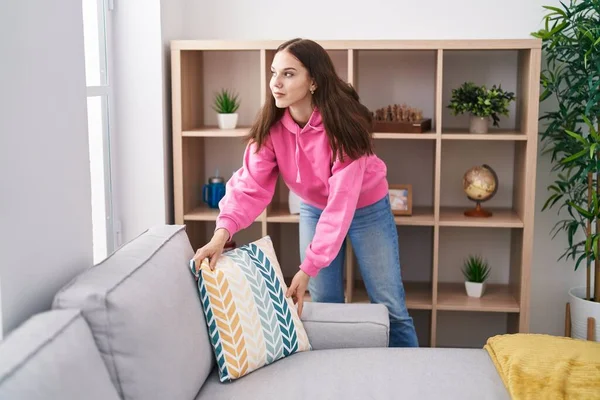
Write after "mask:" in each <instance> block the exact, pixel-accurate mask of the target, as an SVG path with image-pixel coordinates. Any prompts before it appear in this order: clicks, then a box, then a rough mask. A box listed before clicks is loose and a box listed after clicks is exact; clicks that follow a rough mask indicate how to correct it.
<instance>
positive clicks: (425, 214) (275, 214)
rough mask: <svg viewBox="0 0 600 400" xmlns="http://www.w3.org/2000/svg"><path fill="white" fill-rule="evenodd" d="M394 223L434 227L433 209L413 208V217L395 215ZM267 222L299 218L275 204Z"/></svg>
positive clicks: (298, 220) (294, 222)
mask: <svg viewBox="0 0 600 400" xmlns="http://www.w3.org/2000/svg"><path fill="white" fill-rule="evenodd" d="M394 221H395V222H396V225H415V226H434V225H435V219H434V216H433V207H413V215H406V216H404V215H397V216H395V217H394ZM267 222H272V223H283V224H297V223H299V222H300V216H299V215H298V214H290V212H289V206H288V205H287V204H277V205H274V206H273V207H272V208H271V210H270V211H269V212H268V213H267Z"/></svg>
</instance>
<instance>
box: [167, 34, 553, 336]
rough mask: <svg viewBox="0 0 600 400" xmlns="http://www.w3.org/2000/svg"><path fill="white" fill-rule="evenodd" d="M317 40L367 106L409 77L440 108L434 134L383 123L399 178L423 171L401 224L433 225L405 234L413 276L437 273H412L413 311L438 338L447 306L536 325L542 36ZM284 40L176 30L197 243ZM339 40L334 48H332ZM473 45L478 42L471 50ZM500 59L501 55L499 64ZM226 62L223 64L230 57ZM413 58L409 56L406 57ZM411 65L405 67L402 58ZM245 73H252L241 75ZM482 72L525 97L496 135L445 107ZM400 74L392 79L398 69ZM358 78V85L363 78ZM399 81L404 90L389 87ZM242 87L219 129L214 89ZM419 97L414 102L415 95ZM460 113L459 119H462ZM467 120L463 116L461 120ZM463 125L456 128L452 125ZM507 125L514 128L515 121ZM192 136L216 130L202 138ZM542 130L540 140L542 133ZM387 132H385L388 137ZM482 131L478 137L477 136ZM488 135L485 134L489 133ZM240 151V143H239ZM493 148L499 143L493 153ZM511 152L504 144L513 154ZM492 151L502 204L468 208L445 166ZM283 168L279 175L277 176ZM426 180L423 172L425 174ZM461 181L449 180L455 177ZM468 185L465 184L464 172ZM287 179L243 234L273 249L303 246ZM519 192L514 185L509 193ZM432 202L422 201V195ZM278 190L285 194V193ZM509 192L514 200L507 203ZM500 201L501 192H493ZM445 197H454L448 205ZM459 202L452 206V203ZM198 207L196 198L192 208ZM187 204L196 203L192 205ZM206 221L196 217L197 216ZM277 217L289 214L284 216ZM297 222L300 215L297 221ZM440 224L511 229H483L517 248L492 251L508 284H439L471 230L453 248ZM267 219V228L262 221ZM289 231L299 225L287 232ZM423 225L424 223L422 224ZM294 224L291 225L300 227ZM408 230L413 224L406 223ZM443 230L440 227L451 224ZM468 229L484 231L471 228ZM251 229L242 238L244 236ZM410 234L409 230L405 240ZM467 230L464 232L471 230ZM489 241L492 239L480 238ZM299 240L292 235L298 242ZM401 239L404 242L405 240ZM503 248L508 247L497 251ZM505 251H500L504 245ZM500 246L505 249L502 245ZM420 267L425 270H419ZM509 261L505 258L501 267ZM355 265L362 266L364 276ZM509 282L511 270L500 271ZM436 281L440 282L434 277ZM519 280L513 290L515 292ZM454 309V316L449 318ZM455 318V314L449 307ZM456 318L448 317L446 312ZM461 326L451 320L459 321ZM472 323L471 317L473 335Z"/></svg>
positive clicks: (356, 288) (182, 156)
mask: <svg viewBox="0 0 600 400" xmlns="http://www.w3.org/2000/svg"><path fill="white" fill-rule="evenodd" d="M319 43H320V44H321V45H322V46H323V47H324V48H325V49H326V50H328V51H329V54H331V55H332V62H333V63H334V66H335V68H336V71H337V72H338V74H340V77H341V78H342V79H343V80H344V81H347V82H348V83H349V84H351V85H353V86H354V87H355V88H356V90H357V91H358V92H359V95H360V98H361V101H362V102H363V104H365V106H367V107H370V108H373V107H379V104H381V105H383V104H392V103H394V104H395V103H398V102H404V101H405V99H406V98H407V97H408V98H410V96H411V90H412V89H406V88H407V87H408V86H410V85H408V86H407V83H411V84H415V85H416V87H418V88H419V93H420V96H419V99H418V101H419V104H416V105H415V106H417V107H421V108H424V112H425V113H426V114H427V115H429V116H430V117H431V118H432V122H433V124H432V126H433V127H434V129H433V130H431V131H429V132H425V133H409V132H393V133H390V132H375V133H374V134H373V137H374V139H375V140H376V141H377V152H378V155H379V156H380V157H381V158H382V159H383V160H384V162H385V163H386V166H387V168H388V178H389V180H390V182H392V181H394V182H405V183H410V182H413V183H415V182H418V183H419V184H414V185H413V188H414V190H415V193H414V198H415V199H416V200H417V201H419V202H420V204H419V206H417V205H415V204H414V203H413V213H412V215H410V216H394V221H395V223H396V225H397V226H407V227H410V226H415V227H416V226H424V227H432V229H427V228H426V229H422V230H421V229H412V228H408V229H406V230H410V231H411V232H410V233H409V235H413V232H414V234H416V235H421V234H422V235H423V239H424V240H421V238H413V237H410V238H408V239H409V240H408V242H409V243H410V245H412V246H415V245H416V244H417V243H418V246H419V248H415V249H410V250H411V251H410V252H407V254H408V255H403V256H402V257H408V258H409V259H410V262H407V263H406V264H410V265H403V269H404V270H406V271H407V272H408V273H407V274H405V275H404V276H409V277H414V278H413V279H415V280H422V279H428V280H429V282H427V283H415V282H410V281H409V282H407V283H405V289H406V298H407V306H408V308H409V309H412V310H429V312H428V313H427V314H428V315H429V316H430V321H429V325H428V327H427V328H426V329H427V330H428V331H429V334H430V336H429V345H430V346H432V347H435V346H436V343H443V342H444V340H438V335H443V334H444V333H445V331H446V329H448V328H447V326H446V325H444V324H447V323H450V324H452V323H453V321H452V320H448V319H447V318H438V317H439V312H447V311H474V312H483V311H489V312H497V313H509V314H511V315H510V318H506V331H507V332H527V331H528V330H529V315H530V313H529V307H530V305H529V302H530V295H529V293H530V284H531V283H530V275H531V263H532V257H533V256H532V254H533V239H532V238H533V235H534V219H533V216H534V213H535V196H534V194H535V176H536V167H537V155H538V148H537V147H538V141H537V128H538V122H539V118H538V112H539V79H538V78H536V77H537V76H539V74H540V68H541V55H542V51H541V41H540V40H538V39H523V40H501V39H498V40H496V39H494V40H470V39H469V40H358V41H356V40H326V41H319ZM280 44H281V41H279V40H276V41H275V40H274V41H241V40H240V41H230V40H174V41H172V42H171V57H170V60H171V68H170V70H171V74H172V75H171V82H172V86H171V96H170V98H171V101H172V103H173V104H172V112H173V114H172V145H173V146H172V148H173V155H172V156H173V199H172V200H173V208H174V219H175V223H176V224H184V223H185V224H187V225H188V228H189V229H188V232H189V235H190V241H191V242H192V245H193V246H194V247H195V246H198V245H200V242H201V241H204V240H205V239H206V238H205V236H206V232H209V231H210V228H209V226H210V225H211V223H212V224H214V221H216V219H217V216H218V212H219V211H218V209H210V208H208V207H207V206H206V205H204V204H200V205H198V207H191V206H193V205H196V204H197V203H198V198H197V197H198V194H197V192H198V186H199V185H200V184H201V183H204V182H206V181H207V179H208V177H209V176H211V174H212V173H213V171H214V170H215V169H217V168H218V169H219V170H220V171H227V174H229V172H231V171H232V170H236V169H237V168H239V165H240V163H241V161H242V160H240V159H239V156H238V155H236V154H232V151H231V149H232V147H234V146H238V145H239V144H240V143H241V142H242V140H243V138H244V137H245V136H246V135H247V134H248V132H249V129H250V127H249V125H250V124H252V121H254V119H255V116H256V113H257V112H258V111H259V109H260V106H261V104H264V102H266V101H268V100H269V99H270V92H269V80H270V77H271V73H270V65H271V63H272V61H273V57H274V55H275V49H277V47H278V46H279V45H280ZM330 50H335V51H330ZM471 50H473V51H471ZM380 56H384V57H386V60H388V59H389V60H392V61H394V62H396V61H398V65H400V67H399V70H397V71H396V68H393V69H394V70H395V71H396V73H395V74H393V75H394V76H392V77H388V76H387V75H383V74H381V73H380V71H379V70H378V67H377V65H381V63H380V60H378V59H376V58H373V57H380ZM498 60H504V62H501V63H498ZM224 66H226V68H224ZM404 66H406V67H404ZM403 68H404V69H403ZM242 73H243V74H245V76H247V77H248V78H244V79H241V78H240V77H241V76H242ZM473 78H477V79H480V80H482V83H486V84H488V83H489V84H492V83H499V81H502V82H501V83H502V85H503V87H505V85H506V87H507V88H510V89H511V90H514V91H515V94H516V97H517V101H516V102H515V109H514V113H513V114H511V115H510V116H509V117H508V118H507V119H503V120H502V121H501V123H500V124H501V128H496V127H493V126H490V129H489V133H487V134H471V133H469V130H468V127H467V123H466V122H464V121H466V119H462V120H460V119H455V118H454V117H449V113H448V110H447V109H446V107H447V102H448V99H449V98H450V96H451V90H452V89H454V88H455V87H457V85H458V83H457V82H462V81H466V80H468V79H473ZM390 79H391V80H390ZM359 82H360V85H359V84H358V83H359ZM391 85H395V86H394V88H404V89H403V90H404V91H403V90H388V89H389V88H391V87H392V86H391ZM227 86H233V88H234V89H235V90H236V91H238V92H239V93H241V96H242V98H243V99H246V100H242V105H241V107H240V109H239V126H238V128H236V129H231V130H221V129H219V128H218V127H217V126H214V125H216V124H217V119H216V115H215V113H214V110H212V109H211V107H210V101H211V98H212V92H213V91H214V90H215V88H219V87H227ZM411 105H412V104H411ZM459 121H462V122H459ZM459 123H460V124H461V125H462V126H461V125H456V124H459ZM453 124H454V126H459V128H458V129H455V128H450V127H451V126H453ZM507 128H508V129H507ZM194 138H208V139H207V140H204V139H202V140H196V139H194ZM534 139H535V140H534ZM382 141H384V142H382ZM476 142H479V143H476ZM485 142H487V143H485ZM480 145H481V147H486V150H485V151H484V154H481V157H479V153H477V154H475V153H474V149H475V148H476V147H479V146H480ZM237 150H239V149H237V148H236V151H237ZM487 151H490V153H491V154H485V152H487ZM504 152H506V153H504ZM480 160H489V161H488V163H490V165H492V164H493V165H494V166H495V165H498V167H497V168H498V172H500V173H501V175H502V176H501V178H502V182H504V185H508V187H506V186H503V187H502V188H501V189H502V190H503V191H504V192H503V193H502V192H501V193H500V196H499V197H498V199H499V200H500V201H502V202H501V203H498V204H501V205H505V206H506V208H502V207H490V206H488V204H487V203H486V202H484V203H482V206H483V208H484V209H487V210H489V211H492V213H493V215H492V216H491V217H490V218H474V217H467V216H465V215H464V211H465V210H468V209H472V208H474V207H475V203H474V202H468V201H464V196H460V193H457V192H455V191H454V189H451V188H450V187H447V186H445V185H444V183H443V182H447V180H448V177H450V179H451V180H454V179H456V177H458V178H459V179H460V176H462V174H463V173H464V171H465V168H468V167H469V166H471V165H475V164H473V163H481V162H484V161H480ZM280 179H281V178H280ZM421 183H423V184H422V185H421ZM455 184H456V182H455V183H451V185H452V186H455ZM459 184H460V183H459ZM287 190H288V189H287V187H286V186H285V184H283V185H282V184H278V187H277V192H276V193H275V196H274V197H273V201H274V202H273V203H272V204H270V205H269V206H268V207H267V209H266V210H265V212H263V213H262V214H261V215H260V216H259V217H258V218H257V219H256V220H255V223H258V224H259V225H260V227H259V226H256V225H255V226H254V227H253V229H252V230H251V231H248V232H249V233H248V235H245V234H244V236H240V240H239V244H242V242H243V243H245V242H247V241H249V240H250V239H251V238H253V240H256V239H259V237H257V236H258V234H257V232H259V231H260V235H262V236H264V235H267V234H271V235H273V237H272V238H273V242H274V244H275V248H276V251H277V253H278V255H279V252H282V251H285V250H287V248H289V246H297V237H296V232H291V231H294V230H296V229H297V228H298V224H299V220H300V216H299V215H297V214H296V215H292V214H290V213H289V208H288V205H287V204H285V203H286V202H287V198H288V197H287V195H288V193H287ZM508 191H510V194H509V192H508ZM422 199H426V200H424V201H427V202H428V203H427V204H430V205H429V206H425V207H423V206H421V204H423V203H422V202H423V200H422ZM279 201H281V203H279ZM504 202H509V203H504ZM492 203H493V202H492ZM445 204H447V205H448V206H445ZM455 204H457V205H459V206H458V207H456V206H451V205H455ZM190 207H191V208H192V209H191V210H189V209H190ZM188 210H189V211H188ZM196 221H198V222H196ZM278 224H288V226H287V227H285V226H283V227H282V226H281V225H278ZM289 224H296V226H294V225H292V226H289ZM443 227H459V228H508V229H510V231H509V232H508V236H510V238H509V239H510V240H506V241H504V240H505V238H506V239H508V238H507V237H506V236H507V235H505V234H504V232H495V231H492V230H490V231H485V232H483V233H485V234H489V238H490V240H493V241H496V240H498V241H499V240H502V241H504V242H502V243H495V242H492V243H487V242H486V243H484V244H485V246H484V247H485V248H486V249H500V248H502V249H505V250H504V251H506V252H508V253H509V254H504V255H501V254H494V256H498V257H503V256H506V258H509V259H510V261H509V263H508V265H509V266H510V267H507V270H504V271H500V272H499V273H500V276H503V277H508V278H507V282H506V285H489V286H488V288H487V291H486V293H485V294H484V296H483V297H482V298H480V299H476V298H470V297H468V296H467V295H466V292H465V288H464V283H462V282H460V283H439V279H440V277H441V276H440V271H442V270H443V265H441V264H443V263H444V261H447V262H450V263H452V261H451V260H449V258H453V257H454V258H458V257H459V256H462V255H463V254H467V252H468V251H469V248H470V246H471V245H472V243H470V242H469V241H468V240H470V239H462V238H459V239H456V240H453V241H452V242H451V245H450V247H451V248H450V250H448V249H449V243H448V242H445V241H446V240H448V235H447V234H454V233H455V232H447V231H453V230H452V229H450V230H445V229H440V228H443ZM258 228H260V229H258ZM290 230H291V231H290ZM421 231H423V232H421ZM292 233H293V235H292ZM402 233H403V234H404V233H405V232H402ZM442 233H443V234H442ZM456 233H460V234H462V235H465V237H472V236H469V235H478V232H474V231H470V230H464V231H461V232H456ZM242 238H243V239H242ZM406 239H407V237H406V235H405V236H404V237H403V238H401V239H400V240H401V241H403V240H406ZM463 240H464V241H463ZM482 240H484V239H482ZM292 241H293V244H292V243H291V242H292ZM401 248H402V243H401ZM353 250H354V249H353V248H352V246H348V247H347V248H346V258H345V260H346V263H345V266H344V268H345V271H344V272H345V276H346V277H347V278H348V282H345V283H344V287H345V290H346V294H347V298H348V299H351V300H352V302H369V299H368V296H367V293H366V291H365V289H364V286H362V283H361V282H362V281H361V278H360V274H358V273H356V274H355V271H357V270H358V268H357V266H356V265H355V262H356V257H353V254H352V252H353ZM498 251H500V250H498ZM504 251H503V252H504ZM296 253H297V252H296V251H294V255H290V254H287V253H286V254H285V257H286V260H285V262H286V265H287V264H288V263H291V264H295V265H299V264H298V263H299V260H294V259H288V258H289V257H292V258H297V255H296ZM496 253H497V252H496ZM412 268H422V269H426V270H419V271H415V270H414V269H412ZM499 268H500V267H499ZM446 272H448V271H444V274H442V276H444V280H446V281H452V280H454V281H455V282H456V281H460V280H461V279H462V277H461V276H459V275H460V271H452V273H456V276H455V277H452V276H448V275H446ZM355 275H356V276H355ZM503 282H504V281H503ZM434 287H435V288H437V291H436V292H434V291H433V288H434ZM511 290H515V291H516V292H515V293H519V294H518V295H514V294H513V293H512V292H511ZM446 316H447V315H445V317H446ZM450 318H451V317H450ZM448 321H449V322H448ZM454 329H459V328H458V327H452V330H454ZM469 329H470V328H469V327H466V326H465V327H462V330H463V331H464V333H465V334H467V333H468V332H469Z"/></svg>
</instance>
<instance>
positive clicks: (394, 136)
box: [373, 132, 437, 140]
mask: <svg viewBox="0 0 600 400" xmlns="http://www.w3.org/2000/svg"><path fill="white" fill-rule="evenodd" d="M373 138H374V139H399V140H401V139H425V140H435V139H436V138H437V134H435V133H431V132H427V133H388V132H374V133H373Z"/></svg>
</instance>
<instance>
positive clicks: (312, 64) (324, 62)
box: [246, 39, 373, 161]
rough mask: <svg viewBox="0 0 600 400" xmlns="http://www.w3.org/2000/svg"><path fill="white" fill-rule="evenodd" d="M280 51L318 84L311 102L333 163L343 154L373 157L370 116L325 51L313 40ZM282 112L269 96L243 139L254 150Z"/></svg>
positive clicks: (289, 43)
mask: <svg viewBox="0 0 600 400" xmlns="http://www.w3.org/2000/svg"><path fill="white" fill-rule="evenodd" d="M283 50H287V51H289V52H290V53H291V54H292V55H293V56H294V57H296V58H297V59H298V60H299V61H300V62H301V63H302V64H303V65H304V67H305V68H306V69H307V70H308V74H309V76H310V77H311V78H312V79H314V81H315V83H316V85H317V90H316V91H315V93H314V94H313V98H312V101H313V104H314V105H315V106H316V107H317V109H318V110H319V112H320V113H321V115H322V118H323V124H324V125H325V131H326V133H327V136H328V138H329V144H330V146H331V149H332V151H333V158H332V161H334V160H335V159H336V158H339V159H341V160H343V159H344V156H345V155H347V156H348V157H350V158H351V159H357V158H359V157H361V156H363V155H365V154H367V155H371V154H373V144H372V137H371V133H372V124H373V118H372V114H371V112H370V111H369V110H368V109H367V107H365V106H364V105H363V104H361V103H360V100H359V96H358V93H357V92H356V90H354V88H353V87H352V86H351V85H350V84H348V83H346V82H344V81H343V80H342V79H340V78H339V77H338V75H337V74H336V72H335V68H334V66H333V62H332V61H331V58H330V57H329V54H327V52H326V51H325V49H323V47H321V46H320V45H319V44H317V43H316V42H314V41H312V40H308V39H292V40H289V41H287V42H285V43H283V44H281V45H280V46H279V47H278V48H277V52H280V51H283ZM284 111H285V109H282V108H277V106H276V105H275V99H274V98H273V96H269V99H268V100H267V101H266V102H265V104H264V105H263V107H262V109H261V110H260V112H259V113H258V115H257V118H256V121H255V122H254V124H253V126H252V127H251V128H250V132H249V134H248V136H247V137H246V138H247V139H248V140H253V141H254V142H256V144H257V149H256V150H257V151H258V150H259V149H260V148H261V147H262V145H263V144H264V142H265V139H266V138H267V136H268V134H269V130H270V128H271V127H272V126H273V124H275V123H276V122H277V121H278V120H279V119H280V118H281V117H282V116H283V113H284Z"/></svg>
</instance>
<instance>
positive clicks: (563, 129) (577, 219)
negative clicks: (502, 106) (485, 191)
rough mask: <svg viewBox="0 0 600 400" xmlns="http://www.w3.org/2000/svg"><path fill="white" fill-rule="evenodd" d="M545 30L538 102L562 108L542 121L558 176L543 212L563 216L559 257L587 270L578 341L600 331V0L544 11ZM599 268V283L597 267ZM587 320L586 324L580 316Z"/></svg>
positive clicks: (574, 295) (578, 309) (574, 311)
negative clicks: (592, 329)
mask: <svg viewBox="0 0 600 400" xmlns="http://www.w3.org/2000/svg"><path fill="white" fill-rule="evenodd" d="M544 8H545V9H546V10H547V14H546V16H545V18H544V20H545V26H544V28H542V29H540V30H538V31H537V32H533V33H532V35H533V36H534V37H536V38H539V39H541V41H542V50H543V52H544V55H545V58H546V65H544V67H543V69H542V72H541V75H540V81H541V85H542V88H543V91H542V93H541V95H540V101H544V100H547V99H549V98H552V99H554V100H555V101H556V103H557V106H556V107H553V110H552V111H549V112H546V113H544V114H543V115H542V116H541V117H540V120H542V121H544V123H545V128H544V129H543V131H542V132H541V138H542V144H543V148H542V150H543V152H544V153H549V154H551V155H552V158H551V160H552V164H553V167H552V170H553V171H556V172H557V177H558V179H557V180H556V181H555V182H554V184H552V185H550V186H549V187H548V191H549V196H548V198H547V200H546V202H545V204H544V206H543V208H542V210H546V209H550V208H552V207H557V209H558V212H560V211H563V214H562V215H561V217H560V218H561V219H559V221H558V222H557V223H556V225H555V226H554V228H553V229H552V232H554V235H553V237H555V236H556V234H557V233H558V232H560V231H564V232H565V233H566V242H567V243H566V245H567V246H566V249H565V251H564V253H563V254H562V255H561V256H560V258H559V260H560V259H562V258H565V259H567V260H568V259H572V260H573V262H574V269H575V270H577V269H578V268H579V266H580V265H581V264H582V263H583V264H584V265H585V266H586V269H587V273H586V283H585V287H579V288H573V289H571V290H570V291H569V304H570V307H571V316H572V326H573V328H574V330H573V333H572V334H573V336H574V337H582V338H585V332H576V329H577V327H585V320H587V318H588V317H593V318H595V320H596V322H597V323H598V324H599V325H598V327H597V329H596V332H598V328H599V327H600V303H599V302H600V257H599V255H598V239H599V238H600V181H599V179H598V178H599V175H598V173H599V172H600V133H599V130H600V127H599V126H598V123H599V119H600V16H599V14H600V0H582V1H573V0H571V2H570V3H568V4H565V3H562V2H561V7H560V8H559V7H550V6H544ZM592 265H594V267H593V268H594V270H595V274H594V275H595V284H592V279H591V269H592ZM582 318H583V319H584V320H583V321H581V319H582Z"/></svg>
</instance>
